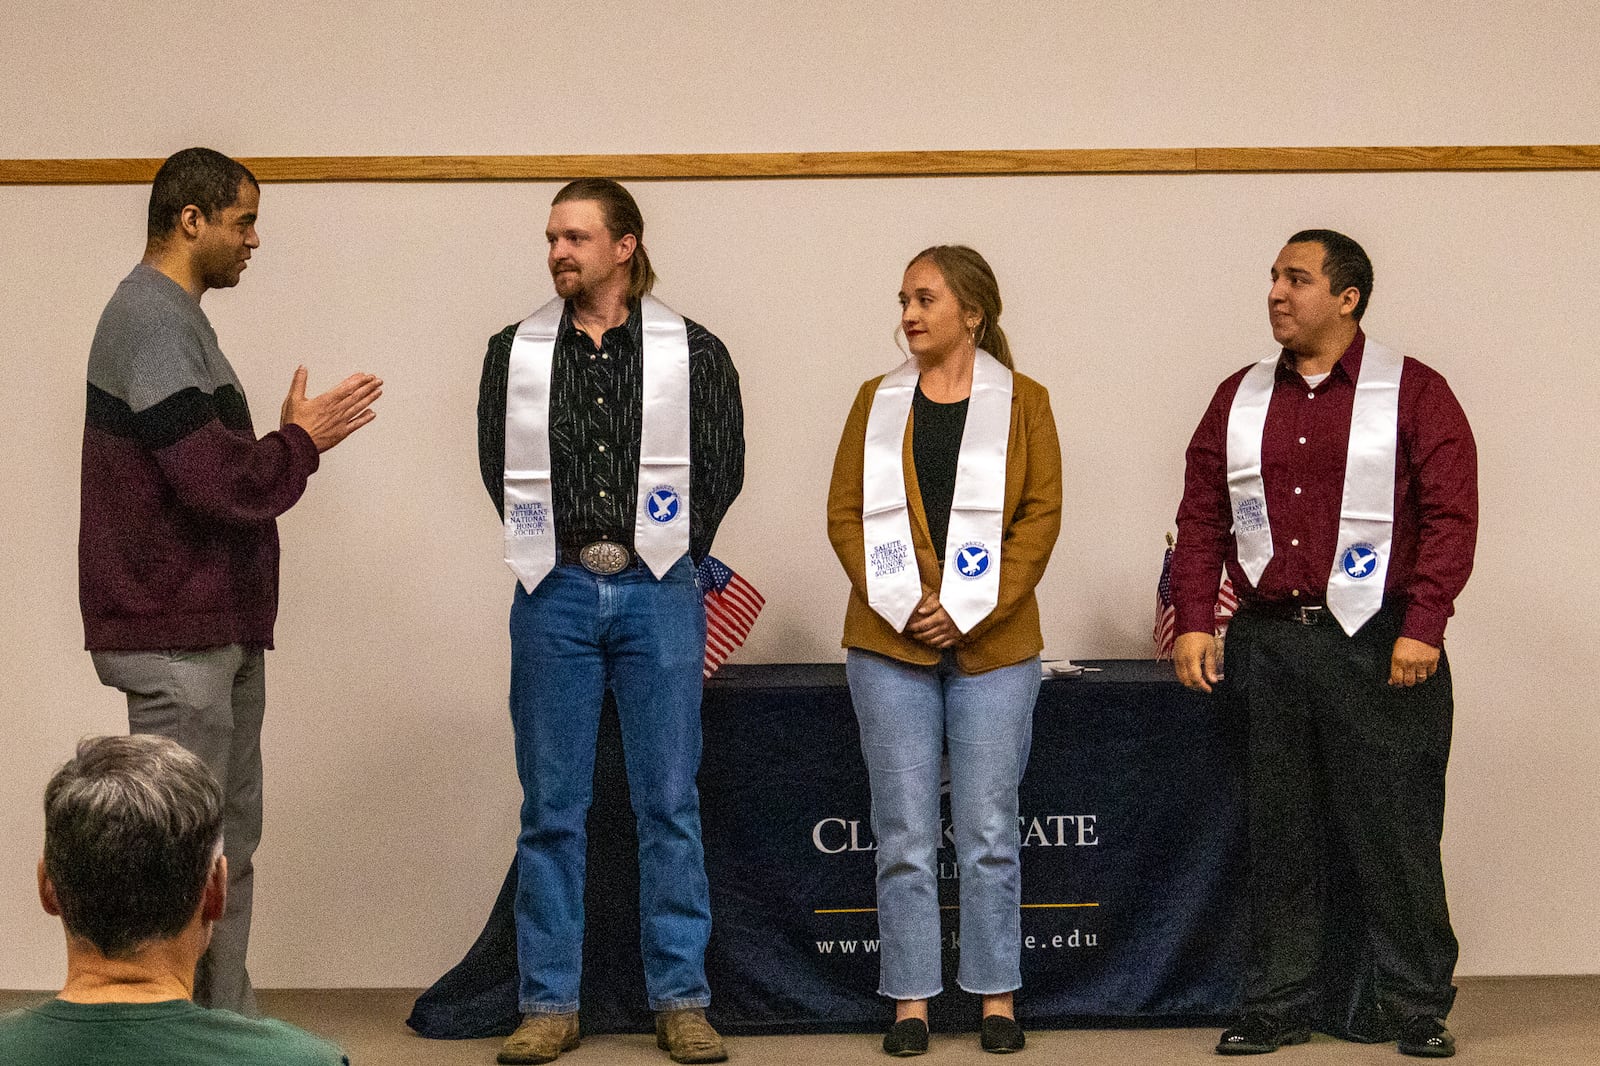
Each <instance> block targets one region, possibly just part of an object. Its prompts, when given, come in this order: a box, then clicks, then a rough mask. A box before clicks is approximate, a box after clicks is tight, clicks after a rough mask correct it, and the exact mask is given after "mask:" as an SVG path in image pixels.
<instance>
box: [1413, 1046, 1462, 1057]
mask: <svg viewBox="0 0 1600 1066" xmlns="http://www.w3.org/2000/svg"><path fill="white" fill-rule="evenodd" d="M1399 1050H1400V1054H1402V1055H1410V1056H1412V1057H1413V1058H1418V1059H1448V1058H1451V1057H1452V1056H1454V1055H1455V1053H1456V1049H1455V1048H1437V1047H1422V1046H1419V1045H1412V1046H1411V1047H1406V1046H1405V1045H1401V1046H1400V1049H1399Z"/></svg>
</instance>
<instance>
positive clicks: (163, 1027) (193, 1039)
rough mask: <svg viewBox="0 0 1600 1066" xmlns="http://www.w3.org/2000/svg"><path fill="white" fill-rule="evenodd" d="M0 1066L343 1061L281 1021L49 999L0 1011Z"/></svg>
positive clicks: (186, 1008)
mask: <svg viewBox="0 0 1600 1066" xmlns="http://www.w3.org/2000/svg"><path fill="white" fill-rule="evenodd" d="M0 1063H5V1066H83V1064H85V1063H94V1064H95V1066H214V1064H217V1063H227V1064H228V1066H349V1063H350V1060H349V1059H347V1058H346V1057H345V1056H344V1053H343V1052H341V1051H340V1050H339V1049H338V1048H336V1047H334V1046H333V1045H332V1044H330V1043H327V1042H326V1041H324V1040H319V1039H317V1038H316V1037H314V1036H312V1035H311V1034H310V1033H308V1032H306V1031H305V1030H303V1029H296V1028H295V1027H294V1026H292V1025H290V1024H289V1023H288V1022H280V1021H275V1020H273V1019H270V1018H246V1017H244V1016H243V1015H239V1014H235V1013H234V1012H233V1011H230V1010H206V1009H205V1008H204V1007H197V1006H195V1005H194V1004H193V1003H191V1002H190V1001H188V1000H186V999H173V1000H166V1001H165V1002H161V1003H68V1002H66V1001H65V1000H60V999H52V1000H50V1001H48V1002H46V1003H41V1004H40V1005H39V1006H37V1007H33V1008H31V1009H28V1010H19V1011H13V1012H11V1013H9V1014H4V1015H0Z"/></svg>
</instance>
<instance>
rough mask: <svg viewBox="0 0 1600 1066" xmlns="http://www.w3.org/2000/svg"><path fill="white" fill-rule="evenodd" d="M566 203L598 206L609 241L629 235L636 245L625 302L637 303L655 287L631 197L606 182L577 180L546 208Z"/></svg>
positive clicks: (639, 216) (640, 218)
mask: <svg viewBox="0 0 1600 1066" xmlns="http://www.w3.org/2000/svg"><path fill="white" fill-rule="evenodd" d="M569 200H593V201H594V202H595V203H597V204H599V205H600V216H601V217H602V218H604V219H605V222H606V231H607V232H608V233H610V234H611V239H612V240H614V241H620V240H621V239H622V236H623V234H625V233H631V234H633V239H634V240H635V241H636V242H637V243H636V244H635V246H634V249H633V259H632V261H631V262H630V263H629V264H628V265H629V270H630V273H629V275H628V299H630V300H637V299H638V298H639V297H641V296H643V295H644V294H645V293H647V292H649V291H650V290H651V289H653V288H654V287H655V284H656V272H655V270H654V269H653V268H652V267H651V266H650V254H649V253H648V252H646V251H645V250H644V215H643V214H642V213H641V212H640V211H639V204H638V203H637V202H636V201H635V200H634V198H633V194H632V193H630V192H629V191H628V190H627V189H624V188H623V187H622V185H621V184H619V183H618V182H615V181H612V180H611V179H610V178H579V179H578V180H577V181H569V182H567V184H565V185H563V186H562V187H561V191H560V192H558V193H556V198H555V199H554V200H551V201H550V206H551V207H554V206H555V205H556V204H564V203H566V202H567V201H569Z"/></svg>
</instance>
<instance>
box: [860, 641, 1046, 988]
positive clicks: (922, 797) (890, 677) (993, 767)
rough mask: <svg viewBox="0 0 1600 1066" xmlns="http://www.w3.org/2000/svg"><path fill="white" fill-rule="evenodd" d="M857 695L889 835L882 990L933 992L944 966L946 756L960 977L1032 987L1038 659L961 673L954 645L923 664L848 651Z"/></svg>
mask: <svg viewBox="0 0 1600 1066" xmlns="http://www.w3.org/2000/svg"><path fill="white" fill-rule="evenodd" d="M845 670H846V673H847V674H848V676H849V679H850V699H851V702H852V703H854V704H855V709H856V719H857V720H858V721H859V722H860V724H861V753H862V755H863V756H864V757H865V758H866V762H867V777H868V780H869V781H870V783H871V785H872V833H873V836H874V837H875V838H876V839H877V842H878V936H879V939H880V943H879V948H878V954H879V971H878V992H879V994H880V995H884V996H889V997H891V998H893V999H927V998H929V997H931V996H934V995H937V994H938V993H939V992H940V991H941V990H942V988H943V985H942V983H941V980H940V968H939V950H940V937H939V893H938V887H939V886H938V866H937V862H938V860H937V854H936V853H937V852H938V850H939V844H940V842H941V839H942V832H941V827H940V825H939V787H940V783H941V782H940V777H941V765H940V764H941V758H940V757H941V755H942V754H943V752H944V751H945V750H946V749H948V751H949V756H950V820H951V822H952V823H953V825H952V829H953V835H954V837H955V845H956V863H957V869H958V871H959V873H960V880H961V896H960V898H961V948H960V956H961V961H960V965H959V966H958V968H957V971H956V981H957V983H958V984H960V985H961V987H962V988H964V989H966V990H967V991H968V992H975V993H978V994H980V995H998V994H1000V993H1003V992H1012V991H1015V990H1016V989H1018V988H1020V987H1022V960H1021V956H1022V914H1021V910H1020V907H1021V903H1022V867H1021V863H1020V861H1019V858H1018V849H1019V848H1020V847H1021V843H1022V841H1021V833H1020V830H1019V826H1018V822H1017V786H1018V784H1020V783H1021V781H1022V771H1023V769H1024V768H1025V767H1026V766H1027V764H1028V748H1029V745H1030V744H1031V743H1032V740H1033V705H1034V703H1035V701H1037V699H1038V697H1039V660H1038V658H1037V657H1034V658H1030V659H1027V660H1025V661H1024V662H1020V663H1017V664H1015V665H1014V666H1003V667H1001V668H1000V669H998V670H990V671H989V672H987V673H982V674H964V673H962V672H961V670H960V669H959V668H957V666H956V665H955V660H954V657H953V656H951V655H949V654H946V655H945V657H944V660H943V661H942V662H940V663H939V664H938V665H936V666H917V665H915V664H913V663H904V662H900V661H899V660H897V659H890V658H887V657H886V656H882V655H877V654H874V653H873V652H869V651H863V650H861V649H859V648H851V649H850V650H849V651H848V652H847V653H846V655H845Z"/></svg>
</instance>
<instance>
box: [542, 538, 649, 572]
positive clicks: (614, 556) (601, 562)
mask: <svg viewBox="0 0 1600 1066" xmlns="http://www.w3.org/2000/svg"><path fill="white" fill-rule="evenodd" d="M637 560H638V557H637V556H636V555H634V554H633V552H631V551H629V550H628V549H627V548H625V547H623V546H622V545H620V544H618V543H617V542H616V541H614V540H597V541H595V542H594V543H592V544H585V545H584V546H583V547H581V548H562V549H561V561H562V562H564V563H577V564H578V565H579V566H581V567H583V568H584V569H585V570H587V571H589V573H591V574H599V575H600V576H601V577H610V576H611V575H612V574H620V573H622V572H623V571H624V570H626V569H628V567H630V566H632V565H633V564H634V563H635V562H636V561H637Z"/></svg>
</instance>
